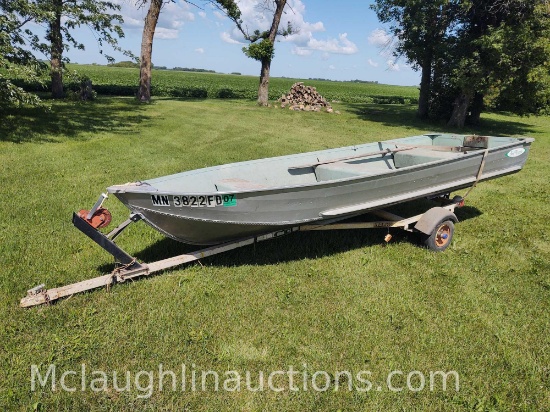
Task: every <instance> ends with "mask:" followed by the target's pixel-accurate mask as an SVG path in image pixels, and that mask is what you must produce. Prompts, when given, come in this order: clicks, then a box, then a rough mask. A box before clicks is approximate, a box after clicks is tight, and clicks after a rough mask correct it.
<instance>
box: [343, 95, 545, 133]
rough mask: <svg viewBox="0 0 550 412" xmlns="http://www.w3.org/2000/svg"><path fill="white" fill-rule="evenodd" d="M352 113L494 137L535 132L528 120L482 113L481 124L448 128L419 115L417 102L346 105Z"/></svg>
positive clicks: (390, 122)
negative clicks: (498, 118) (507, 118)
mask: <svg viewBox="0 0 550 412" xmlns="http://www.w3.org/2000/svg"><path fill="white" fill-rule="evenodd" d="M344 107H345V108H346V110H347V111H349V112H350V113H354V114H355V115H357V117H359V118H360V119H362V120H368V121H370V122H377V123H382V124H383V125H384V126H393V127H395V126H399V127H409V128H414V129H426V130H430V131H434V132H446V133H457V132H458V133H477V134H485V135H493V136H498V135H501V136H504V135H508V136H512V135H525V134H529V133H533V132H535V130H534V129H533V127H532V126H531V125H529V124H527V123H521V122H514V121H508V120H497V119H492V118H487V117H486V116H485V117H484V116H483V115H482V118H481V123H480V125H478V126H466V127H464V129H457V128H454V127H448V126H447V125H446V124H445V122H441V121H423V120H420V119H418V118H417V117H416V109H417V107H416V106H414V105H380V104H359V103H358V104H353V103H349V104H344Z"/></svg>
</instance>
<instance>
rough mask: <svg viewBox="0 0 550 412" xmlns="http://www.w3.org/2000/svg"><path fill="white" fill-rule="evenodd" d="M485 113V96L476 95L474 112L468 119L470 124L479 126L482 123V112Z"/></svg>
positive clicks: (472, 111)
mask: <svg viewBox="0 0 550 412" xmlns="http://www.w3.org/2000/svg"><path fill="white" fill-rule="evenodd" d="M482 111H483V94H481V93H476V94H475V95H474V100H473V102H472V110H471V113H470V115H469V116H468V118H467V119H466V120H467V122H468V124H472V125H476V126H477V125H479V122H480V121H481V112H482Z"/></svg>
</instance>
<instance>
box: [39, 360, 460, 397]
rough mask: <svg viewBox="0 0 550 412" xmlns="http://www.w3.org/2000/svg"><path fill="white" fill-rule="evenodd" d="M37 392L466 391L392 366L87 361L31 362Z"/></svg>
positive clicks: (446, 377)
mask: <svg viewBox="0 0 550 412" xmlns="http://www.w3.org/2000/svg"><path fill="white" fill-rule="evenodd" d="M30 386H31V391H33V392H34V391H38V390H51V391H66V392H77V391H82V392H85V391H92V392H103V391H108V390H109V391H110V390H114V391H116V392H132V393H135V394H136V397H137V398H149V397H151V395H153V393H155V392H157V391H158V392H163V391H172V392H177V391H180V392H207V391H213V392H218V391H224V392H238V391H250V392H258V391H272V392H285V391H289V392H300V391H304V392H307V391H315V392H326V391H329V390H330V391H349V392H351V391H357V392H370V391H375V392H382V391H390V392H403V391H410V392H422V391H430V392H436V391H442V392H446V391H447V390H450V391H455V392H458V391H459V390H460V377H459V374H458V372H456V371H424V372H423V371H419V370H414V371H410V372H405V371H401V370H392V371H389V372H388V373H387V374H386V375H385V376H383V377H381V378H380V377H378V379H377V377H375V376H374V374H373V373H371V371H368V370H360V371H355V372H352V371H349V370H336V371H330V372H329V371H324V370H315V371H313V370H311V369H310V368H308V365H307V364H302V365H301V367H299V368H296V369H295V368H294V367H293V366H289V367H287V368H286V369H285V370H275V371H238V370H227V371H223V372H220V371H215V370H201V369H199V368H197V366H196V365H195V364H191V365H190V366H187V365H186V364H181V365H179V367H178V368H177V369H167V368H165V367H164V365H163V364H162V363H161V364H159V365H158V368H156V369H155V370H140V371H133V372H132V371H117V370H112V371H105V370H91V369H90V368H89V367H87V365H86V364H85V363H82V364H81V365H80V368H79V369H78V370H70V369H64V370H60V368H58V367H57V366H56V365H55V364H50V365H31V369H30Z"/></svg>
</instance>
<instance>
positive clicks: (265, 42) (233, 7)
mask: <svg viewBox="0 0 550 412" xmlns="http://www.w3.org/2000/svg"><path fill="white" fill-rule="evenodd" d="M271 1H272V3H273V5H274V6H275V9H272V8H270V6H269V4H270V3H271ZM271 1H270V0H266V1H265V3H264V4H265V8H266V10H269V11H270V12H272V13H273V18H272V21H271V27H270V29H269V30H266V31H260V30H255V31H254V33H253V34H250V33H249V32H248V30H246V29H245V27H244V22H243V20H242V19H241V10H240V9H239V6H238V5H237V3H236V1H235V0H215V1H213V3H214V4H215V5H217V6H218V7H219V8H220V9H221V10H222V11H223V12H224V13H225V14H226V15H227V16H228V17H229V18H230V19H231V20H232V21H233V22H234V23H235V25H236V26H237V29H239V31H240V32H241V33H242V34H243V36H244V38H245V39H246V40H247V41H249V42H250V45H249V46H248V47H243V52H244V54H246V55H247V56H248V57H250V58H252V59H254V60H258V61H259V62H260V63H261V65H262V68H261V71H260V84H259V86H258V104H259V105H260V106H267V105H268V100H269V72H270V70H271V62H272V60H273V57H274V56H275V39H276V37H277V36H278V35H281V36H288V35H290V34H292V33H293V28H292V26H291V25H290V23H289V24H288V25H287V27H286V28H285V29H284V30H279V24H280V22H281V17H282V15H283V10H284V8H285V6H286V3H287V0H271Z"/></svg>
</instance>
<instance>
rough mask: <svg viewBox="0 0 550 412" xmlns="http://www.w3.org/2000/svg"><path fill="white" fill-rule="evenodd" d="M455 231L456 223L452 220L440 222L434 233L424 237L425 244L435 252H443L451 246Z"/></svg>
mask: <svg viewBox="0 0 550 412" xmlns="http://www.w3.org/2000/svg"><path fill="white" fill-rule="evenodd" d="M454 232H455V225H454V223H453V222H452V220H443V221H441V222H439V223H438V224H437V225H436V226H435V228H434V230H433V231H432V233H431V234H430V235H429V236H426V237H425V239H424V245H425V246H426V247H427V248H428V249H430V250H433V251H434V252H443V251H444V250H445V249H447V248H448V247H449V245H450V244H451V241H452V239H453V234H454Z"/></svg>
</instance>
